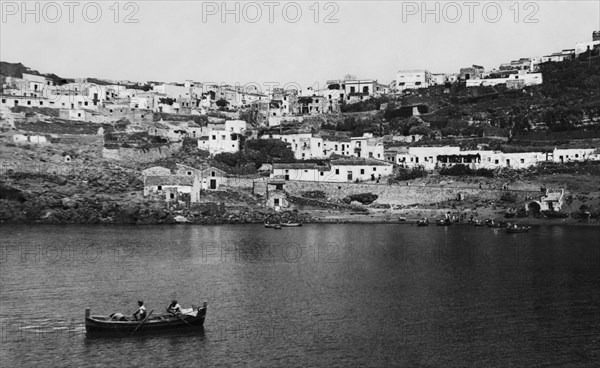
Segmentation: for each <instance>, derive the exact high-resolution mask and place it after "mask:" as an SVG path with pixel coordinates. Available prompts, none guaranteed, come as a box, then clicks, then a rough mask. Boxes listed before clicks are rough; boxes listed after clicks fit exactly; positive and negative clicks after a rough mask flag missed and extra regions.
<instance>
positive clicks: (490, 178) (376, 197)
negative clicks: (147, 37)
mask: <svg viewBox="0 0 600 368" xmlns="http://www.w3.org/2000/svg"><path fill="white" fill-rule="evenodd" d="M1 74H2V76H1V82H2V91H1V103H0V114H1V115H0V128H1V130H2V133H1V134H0V139H1V140H2V145H1V151H2V152H1V153H2V154H1V161H2V162H1V168H0V169H1V172H2V174H1V183H0V184H1V188H0V189H1V194H2V196H1V198H0V201H1V205H0V221H22V222H42V223H65V222H66V223H72V222H80V223H123V222H125V223H163V222H166V223H172V222H177V221H179V222H197V223H222V222H230V223H243V222H262V221H264V219H265V218H268V217H269V216H273V215H277V216H287V217H290V218H291V217H293V218H300V219H301V220H302V221H347V220H348V219H349V218H352V219H357V221H358V220H360V221H371V220H373V221H375V220H377V221H393V220H394V219H395V218H397V217H398V216H404V215H407V216H409V217H411V216H412V218H418V217H421V216H438V215H440V214H442V213H446V212H449V211H452V212H455V213H456V214H457V216H465V217H466V216H467V215H471V216H472V215H473V214H474V213H475V214H476V215H478V216H480V217H483V216H485V217H502V216H505V215H511V216H512V215H518V216H519V217H522V218H531V219H532V220H536V219H538V220H539V219H553V218H558V219H561V221H564V220H565V218H568V219H569V220H571V221H582V220H585V221H586V222H587V221H590V220H591V219H598V217H599V216H600V188H598V176H600V148H599V147H600V144H599V143H600V31H595V32H593V34H592V40H591V41H582V42H579V43H576V44H575V47H574V48H572V49H564V50H562V51H560V52H554V53H551V54H549V55H546V56H542V57H526V58H521V59H519V60H514V61H510V62H507V63H503V64H501V65H499V66H498V67H497V68H494V69H492V70H487V71H486V70H485V68H484V67H482V66H479V65H472V66H468V67H465V68H461V69H460V70H459V71H458V72H456V73H448V74H444V73H431V72H429V71H428V70H426V69H422V70H399V71H398V72H397V73H396V77H395V79H394V80H393V81H392V82H391V83H380V82H379V81H378V80H374V79H361V78H357V77H356V76H353V75H346V76H344V77H343V78H340V79H332V80H328V81H326V82H325V83H324V84H323V85H322V86H317V85H314V86H312V87H309V88H304V89H303V88H301V87H300V86H289V85H288V86H286V87H281V88H264V89H261V88H260V87H259V86H258V85H254V84H251V85H245V86H240V85H226V84H221V85H219V84H214V83H202V82H196V81H191V80H188V81H185V82H183V83H162V82H151V81H148V82H144V83H139V82H131V81H107V80H100V79H95V78H86V79H65V78H61V77H59V76H56V75H53V74H41V73H39V72H37V71H35V70H31V69H29V68H27V67H25V66H23V65H21V64H10V63H5V62H3V63H2V69H1ZM578 176H581V177H578ZM477 209H479V210H477ZM351 215H352V216H351Z"/></svg>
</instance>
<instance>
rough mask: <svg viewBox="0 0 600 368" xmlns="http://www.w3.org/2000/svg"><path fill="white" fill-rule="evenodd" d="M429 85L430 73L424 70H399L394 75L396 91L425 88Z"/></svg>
mask: <svg viewBox="0 0 600 368" xmlns="http://www.w3.org/2000/svg"><path fill="white" fill-rule="evenodd" d="M430 84H431V73H430V72H428V71H427V70H425V69H420V70H400V71H398V73H396V90H397V91H399V92H401V91H404V90H406V89H417V88H427V87H429V85H430Z"/></svg>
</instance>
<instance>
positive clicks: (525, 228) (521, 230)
mask: <svg viewBox="0 0 600 368" xmlns="http://www.w3.org/2000/svg"><path fill="white" fill-rule="evenodd" d="M529 229H531V226H520V227H507V228H506V232H507V233H526V232H528V231H529Z"/></svg>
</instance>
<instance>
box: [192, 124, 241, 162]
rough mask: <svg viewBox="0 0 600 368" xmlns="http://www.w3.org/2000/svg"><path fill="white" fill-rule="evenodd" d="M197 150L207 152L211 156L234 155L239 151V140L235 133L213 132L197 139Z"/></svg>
mask: <svg viewBox="0 0 600 368" xmlns="http://www.w3.org/2000/svg"><path fill="white" fill-rule="evenodd" d="M198 149H201V150H205V151H208V152H209V153H210V154H211V156H214V155H216V154H219V153H224V152H228V153H235V152H237V151H239V150H240V138H239V136H238V134H237V133H232V132H229V131H226V130H214V131H212V132H210V133H209V134H208V135H207V136H204V137H200V139H198Z"/></svg>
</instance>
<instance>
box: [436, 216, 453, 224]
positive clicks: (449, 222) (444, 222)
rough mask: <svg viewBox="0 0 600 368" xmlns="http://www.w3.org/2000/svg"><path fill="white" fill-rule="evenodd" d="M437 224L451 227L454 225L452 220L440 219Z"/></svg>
mask: <svg viewBox="0 0 600 368" xmlns="http://www.w3.org/2000/svg"><path fill="white" fill-rule="evenodd" d="M435 224H436V225H437V226H450V225H452V221H451V220H450V219H448V218H447V219H438V220H437V221H436V222H435Z"/></svg>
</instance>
